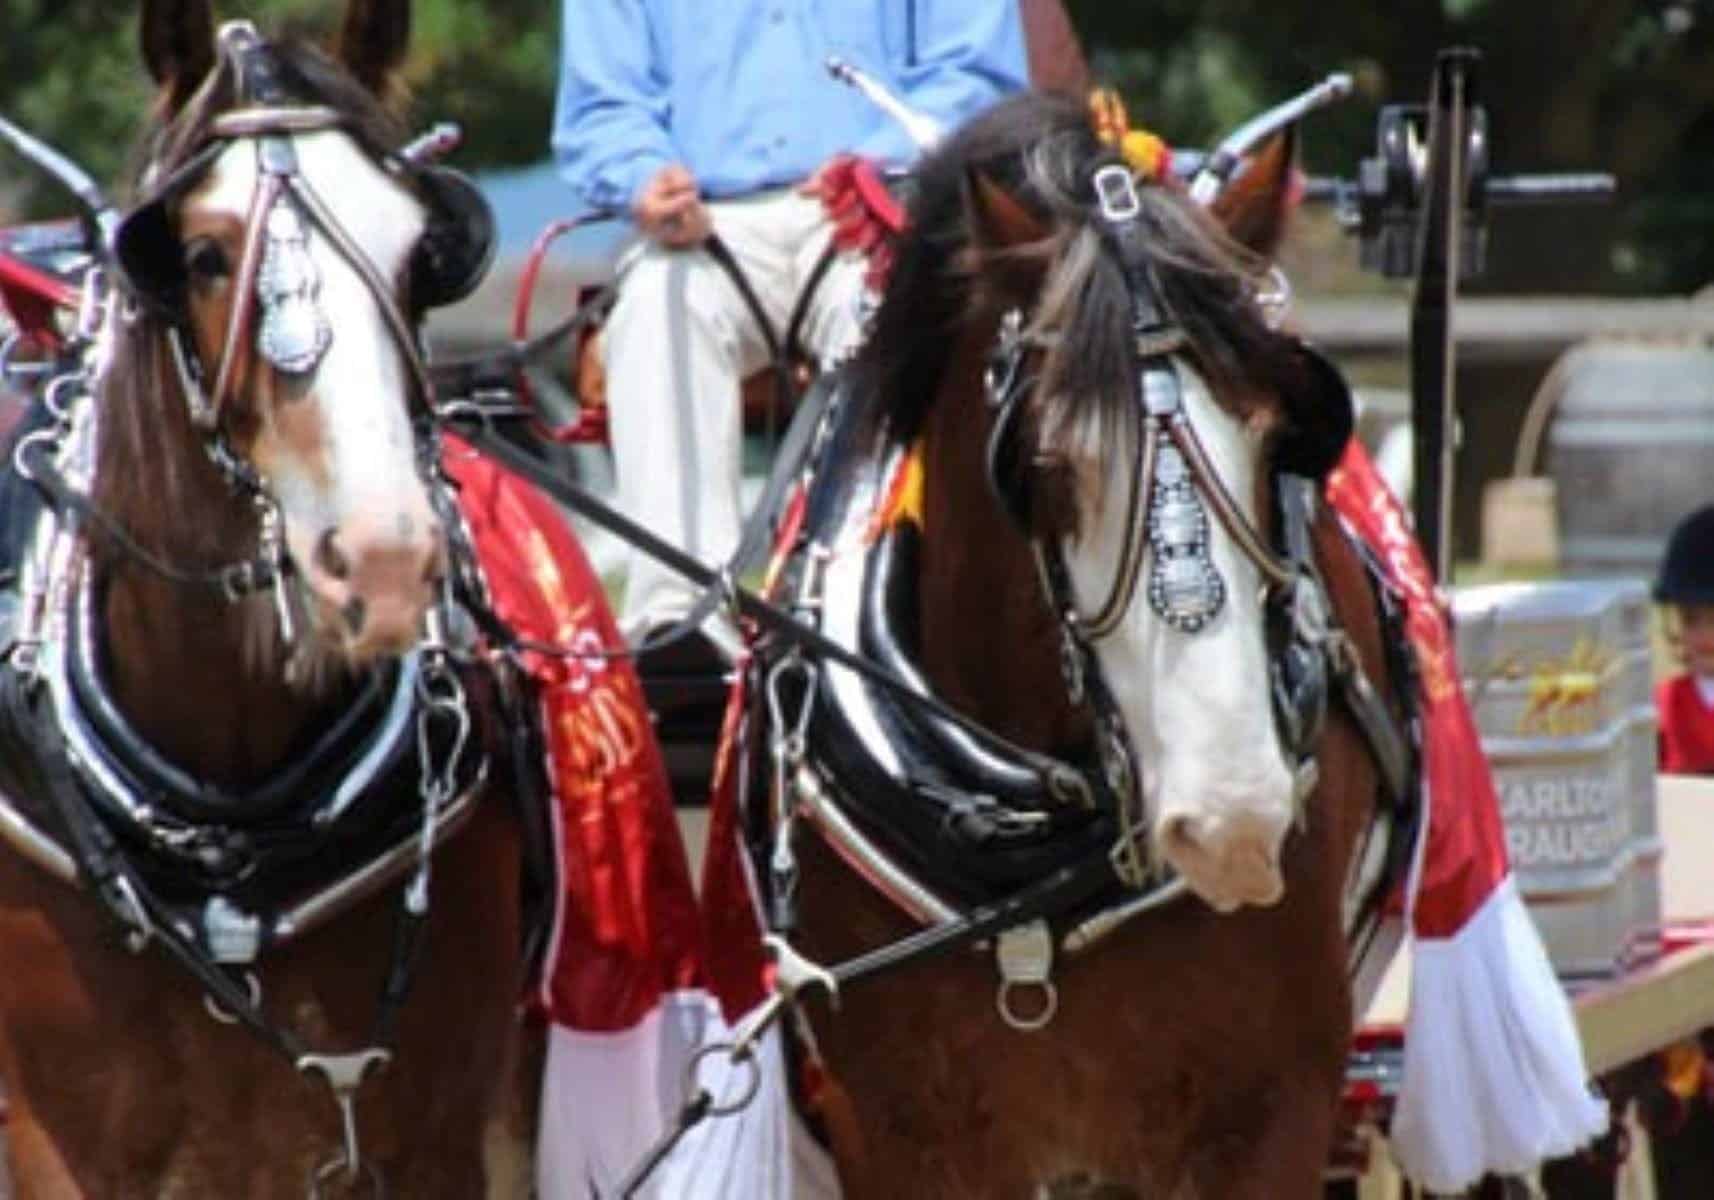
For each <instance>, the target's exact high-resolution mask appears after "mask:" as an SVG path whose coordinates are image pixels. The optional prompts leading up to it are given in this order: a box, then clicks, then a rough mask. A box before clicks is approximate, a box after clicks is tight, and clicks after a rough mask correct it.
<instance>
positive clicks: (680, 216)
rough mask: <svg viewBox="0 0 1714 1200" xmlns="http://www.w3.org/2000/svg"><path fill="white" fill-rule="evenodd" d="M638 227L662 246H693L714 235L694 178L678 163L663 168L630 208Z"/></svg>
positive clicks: (706, 207)
mask: <svg viewBox="0 0 1714 1200" xmlns="http://www.w3.org/2000/svg"><path fill="white" fill-rule="evenodd" d="M631 215H632V216H633V217H635V218H636V221H637V228H638V229H640V230H642V231H643V234H644V236H646V237H649V238H651V239H653V240H654V241H656V242H659V243H660V244H661V245H663V246H671V247H673V248H675V249H680V248H683V247H685V246H695V245H698V244H700V243H702V242H704V241H706V240H707V239H708V235H709V234H711V233H713V232H714V223H713V222H712V221H711V220H710V219H709V216H708V206H707V205H706V204H704V203H703V202H702V197H701V196H700V195H699V194H698V193H697V190H696V179H695V177H693V176H692V175H691V173H690V172H689V171H687V170H686V169H685V168H684V167H682V166H680V165H679V164H678V163H673V164H672V165H670V166H665V167H662V168H661V169H660V170H659V171H657V172H655V175H654V178H652V179H650V180H649V182H648V183H646V184H644V185H643V190H642V191H641V192H639V193H637V199H636V201H635V203H633V204H632V206H631Z"/></svg>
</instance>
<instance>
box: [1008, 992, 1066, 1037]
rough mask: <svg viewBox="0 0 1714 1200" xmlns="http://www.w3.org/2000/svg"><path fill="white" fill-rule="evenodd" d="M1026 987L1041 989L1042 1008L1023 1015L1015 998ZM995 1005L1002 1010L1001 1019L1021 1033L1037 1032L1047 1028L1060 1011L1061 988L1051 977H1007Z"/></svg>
mask: <svg viewBox="0 0 1714 1200" xmlns="http://www.w3.org/2000/svg"><path fill="white" fill-rule="evenodd" d="M1024 988H1036V989H1039V991H1040V994H1041V1008H1040V1010H1039V1011H1037V1012H1036V1013H1034V1014H1031V1015H1021V1014H1020V1013H1019V1012H1018V1007H1017V1001H1016V1000H1015V999H1014V998H1013V997H1014V996H1016V994H1017V993H1018V992H1019V991H1021V990H1022V989H1024ZM994 1007H995V1008H997V1009H999V1010H1000V1019H1001V1020H1002V1021H1004V1022H1005V1023H1006V1024H1008V1025H1010V1026H1011V1027H1012V1028H1013V1029H1016V1030H1017V1031H1018V1032H1019V1033H1035V1032H1036V1031H1037V1030H1041V1029H1046V1028H1047V1027H1048V1025H1049V1024H1050V1023H1051V1022H1052V1021H1053V1018H1054V1014H1056V1013H1057V1012H1059V989H1058V988H1057V987H1055V986H1054V985H1053V981H1052V980H1051V979H1037V980H1025V979H1007V980H1005V981H1003V982H1002V983H1001V984H1000V991H999V993H998V994H997V995H996V996H995V997H994Z"/></svg>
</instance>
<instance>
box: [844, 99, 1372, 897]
mask: <svg viewBox="0 0 1714 1200" xmlns="http://www.w3.org/2000/svg"><path fill="white" fill-rule="evenodd" d="M1290 151H1291V147H1290V144H1289V142H1288V141H1282V142H1280V143H1279V144H1276V145H1274V146H1272V147H1271V148H1270V149H1269V150H1268V151H1267V152H1265V153H1264V154H1262V155H1260V156H1258V158H1257V160H1256V161H1255V162H1254V163H1253V164H1252V165H1251V167H1250V168H1249V170H1247V171H1246V172H1245V174H1244V175H1243V176H1242V177H1241V178H1240V179H1239V180H1238V181H1237V182H1236V183H1234V184H1233V185H1232V186H1231V187H1230V188H1229V189H1228V192H1227V194H1226V195H1225V196H1224V197H1223V198H1222V202H1221V203H1220V205H1218V206H1217V207H1216V208H1215V209H1214V210H1213V211H1212V212H1206V211H1204V210H1202V209H1201V208H1199V207H1198V206H1197V205H1195V204H1194V203H1193V202H1192V201H1190V200H1189V199H1188V198H1187V197H1186V196H1185V195H1184V193H1183V192H1182V191H1181V190H1180V189H1178V188H1176V187H1174V186H1172V185H1170V184H1167V183H1162V182H1156V181H1153V180H1148V179H1139V178H1136V177H1134V176H1133V175H1132V173H1131V171H1130V170H1129V168H1128V167H1127V166H1125V164H1124V163H1123V162H1122V161H1121V159H1120V158H1119V156H1118V155H1117V154H1116V153H1115V152H1114V150H1112V149H1111V148H1110V147H1109V146H1107V145H1106V144H1104V143H1103V142H1102V141H1100V140H1099V139H1098V137H1097V136H1096V135H1095V133H1094V132H1093V131H1092V129H1091V127H1090V124H1089V122H1088V120H1087V118H1086V116H1085V114H1084V113H1083V112H1082V110H1081V109H1080V108H1078V107H1077V106H1075V105H1072V104H1070V103H1067V102H1062V101H1054V100H1047V99H1044V98H1042V97H1022V98H1019V99H1017V100H1013V101H1009V102H1006V103H1004V104H1002V105H1000V106H998V107H997V108H995V109H994V110H992V111H991V112H990V113H989V114H987V115H986V116H984V117H981V118H978V119H977V120H976V121H975V122H974V123H972V124H971V125H970V126H968V127H966V129H964V130H963V131H961V132H960V134H959V135H958V136H957V137H955V138H954V139H953V141H952V142H950V143H949V144H948V145H947V146H946V147H945V148H944V149H943V150H942V151H941V152H940V153H939V154H938V155H937V156H936V157H935V158H934V159H932V160H931V161H930V162H928V163H927V164H926V165H925V167H924V168H923V171H922V193H921V197H920V200H919V204H918V211H917V216H918V219H919V220H920V221H921V223H922V225H921V228H919V230H918V237H919V241H918V242H917V243H916V246H915V252H914V253H913V252H912V251H911V250H910V249H909V248H907V251H906V253H905V254H903V255H902V256H901V270H900V273H899V275H898V276H897V277H896V278H895V280H894V287H895V288H904V289H919V290H920V288H921V286H922V284H923V273H924V272H925V271H926V272H927V273H928V274H930V275H935V276H938V277H939V278H940V279H941V286H940V289H939V290H940V293H941V294H942V296H943V297H950V298H951V299H950V300H949V302H948V306H947V310H946V311H945V312H943V313H941V314H938V316H939V318H940V319H943V320H953V321H956V322H957V323H958V324H959V326H960V327H961V328H962V330H963V331H964V332H965V336H966V337H967V338H975V339H976V340H978V341H979V342H983V343H986V344H987V345H989V346H990V347H991V349H990V351H989V363H988V369H987V372H986V383H987V386H986V395H987V403H986V405H985V406H984V408H985V415H984V416H983V417H982V418H981V420H983V421H984V422H985V423H986V424H987V425H988V427H989V432H988V449H987V455H986V472H987V475H988V478H989V482H990V484H991V492H992V494H993V497H994V500H995V502H997V503H998V505H999V506H1000V508H1001V509H1002V510H1003V511H1004V512H1005V513H1006V515H1007V516H1008V518H1009V524H1010V525H1011V526H1012V527H1013V528H1014V529H1015V530H1016V531H1017V534H1018V535H1019V538H1018V540H1019V542H1020V543H1021V544H1027V545H1029V546H1033V547H1034V548H1035V551H1036V554H1037V557H1038V559H1039V560H1040V564H1041V566H1042V571H1041V574H1042V575H1043V577H1044V578H1045V579H1047V580H1048V583H1049V586H1048V591H1049V593H1050V599H1051V602H1052V604H1053V605H1054V606H1055V607H1057V608H1060V609H1069V610H1070V611H1069V613H1067V612H1056V613H1053V614H1052V618H1053V620H1051V621H1049V622H1045V623H1044V622H1040V621H1038V622H1037V624H1038V625H1041V626H1044V627H1046V628H1053V627H1054V626H1055V625H1056V624H1058V625H1059V626H1060V628H1062V629H1063V630H1064V631H1066V632H1067V633H1068V634H1069V635H1070V636H1071V637H1072V639H1073V640H1075V641H1078V642H1080V643H1081V644H1082V645H1084V646H1086V647H1088V648H1089V649H1090V650H1092V651H1093V654H1094V656H1095V658H1096V659H1097V660H1098V664H1099V669H1100V671H1101V673H1102V675H1103V676H1104V677H1105V680H1106V687H1107V690H1108V691H1109V692H1110V693H1111V697H1112V701H1113V707H1114V709H1115V710H1116V713H1117V715H1118V716H1119V717H1120V718H1121V721H1122V725H1123V734H1122V737H1121V738H1120V739H1119V740H1122V741H1126V742H1128V745H1127V746H1125V747H1124V749H1125V751H1126V753H1125V754H1123V755H1119V754H1117V753H1115V754H1113V755H1112V758H1113V759H1115V760H1119V761H1120V770H1119V771H1118V772H1116V774H1117V775H1119V776H1129V777H1126V778H1122V779H1119V780H1118V781H1117V787H1118V789H1119V790H1131V789H1140V796H1141V800H1142V805H1143V811H1144V813H1145V814H1146V825H1147V829H1148V831H1149V833H1150V835H1151V840H1152V844H1153V845H1154V846H1155V847H1156V848H1157V849H1158V853H1159V854H1160V855H1161V856H1163V857H1164V858H1165V860H1166V861H1167V862H1168V863H1170V864H1171V866H1172V867H1173V868H1175V869H1176V870H1177V871H1178V872H1179V873H1180V874H1181V875H1182V876H1183V878H1184V879H1185V880H1186V881H1187V882H1188V883H1189V885H1190V886H1191V887H1192V888H1193V889H1194V890H1195V891H1196V892H1197V893H1198V894H1200V895H1201V896H1202V897H1203V898H1204V899H1205V900H1206V901H1207V902H1208V903H1209V904H1211V905H1212V906H1214V907H1215V908H1217V909H1220V910H1223V911H1224V910H1230V909H1232V908H1235V907H1237V906H1239V905H1243V904H1261V905H1266V904H1272V903H1274V902H1275V901H1277V900H1278V899H1279V898H1280V896H1281V894H1282V890H1283V877H1282V873H1281V868H1280V851H1281V846H1282V842H1283V840H1284V837H1285V834H1286V832H1287V831H1288V830H1289V829H1290V828H1291V826H1292V824H1293V822H1294V820H1295V819H1296V817H1297V814H1298V813H1299V811H1300V807H1301V803H1302V801H1303V799H1304V796H1303V794H1302V793H1303V792H1304V791H1305V790H1306V787H1307V785H1308V783H1309V782H1310V778H1311V774H1312V773H1311V772H1308V771H1301V770H1300V767H1301V765H1302V763H1303V762H1304V760H1305V759H1306V757H1307V756H1306V754H1305V753H1304V750H1305V748H1304V747H1303V746H1302V745H1300V744H1297V743H1298V742H1300V741H1301V740H1302V738H1301V737H1298V736H1289V735H1287V734H1286V733H1284V732H1283V729H1284V727H1285V726H1287V725H1288V724H1289V718H1290V715H1291V714H1282V713H1281V712H1280V711H1279V709H1280V705H1279V704H1278V703H1277V702H1276V699H1275V697H1276V695H1277V689H1276V688H1275V687H1274V686H1273V685H1272V682H1271V681H1272V680H1273V679H1274V678H1275V677H1276V676H1275V669H1276V668H1275V661H1274V660H1275V658H1276V656H1277V651H1278V647H1277V645H1274V644H1272V643H1271V642H1270V635H1269V630H1270V605H1271V604H1272V599H1271V598H1277V597H1278V594H1279V592H1280V590H1281V589H1282V588H1285V587H1289V583H1290V580H1289V578H1284V577H1282V574H1281V572H1280V563H1279V560H1278V559H1277V557H1275V556H1274V554H1273V553H1272V550H1271V547H1272V545H1273V533H1272V522H1273V508H1274V504H1273V500H1272V488H1271V485H1272V482H1273V479H1274V474H1275V471H1276V469H1281V468H1284V469H1289V470H1291V471H1294V472H1297V473H1300V474H1309V475H1314V474H1317V473H1324V472H1325V471H1326V470H1327V469H1328V468H1329V467H1330V466H1331V462H1332V458H1333V456H1334V455H1335V454H1336V453H1337V451H1338V449H1339V448H1340V447H1341V446H1342V445H1343V441H1344V438H1345V436H1347V435H1348V434H1349V416H1348V413H1346V414H1344V415H1341V410H1340V409H1339V408H1338V406H1337V405H1336V404H1334V403H1330V402H1328V399H1327V398H1326V397H1324V396H1323V395H1322V391H1321V386H1322V384H1323V383H1324V382H1325V378H1324V376H1323V374H1322V370H1321V368H1320V366H1319V360H1318V359H1316V358H1315V356H1314V355H1313V354H1312V353H1311V352H1309V351H1308V350H1307V349H1306V348H1305V347H1303V346H1302V345H1301V343H1299V342H1298V341H1296V340H1295V339H1294V338H1291V337H1289V336H1287V335H1285V334H1282V333H1280V332H1277V331H1276V330H1275V329H1274V328H1273V326H1272V324H1271V320H1270V314H1269V313H1268V312H1267V311H1266V300H1267V297H1266V292H1267V289H1268V286H1269V279H1270V276H1269V268H1270V264H1271V258H1272V254H1273V252H1274V250H1275V248H1276V246H1277V243H1278V240H1279V238H1280V236H1281V234H1282V232H1283V229H1284V218H1285V216H1286V214H1287V212H1288V211H1289V207H1290V203H1291V195H1290V185H1291V182H1292V174H1291V153H1290ZM913 276H915V277H914V278H913ZM889 305H891V308H892V311H889ZM923 317H924V314H923V313H922V312H921V311H920V310H919V311H917V312H916V313H914V314H912V313H907V312H905V311H904V309H903V305H902V302H900V303H895V302H894V294H893V293H892V292H889V296H888V298H887V301H886V302H884V303H883V306H882V309H881V311H880V313H879V314H878V317H877V326H876V332H875V340H876V341H877V342H882V343H886V342H888V341H889V340H892V339H896V338H898V337H899V336H900V335H901V333H902V328H901V327H900V325H899V324H898V323H900V322H902V321H905V320H908V321H911V322H914V323H915V324H916V326H917V328H919V329H920V328H921V321H922V320H923ZM931 319H933V317H932V316H931ZM996 331H997V332H996ZM880 359H881V363H880V368H879V369H880V370H881V372H882V375H883V378H882V380H881V381H880V383H881V386H882V387H887V386H889V381H888V379H886V378H885V376H886V375H887V373H888V372H889V371H891V372H892V374H893V375H894V378H893V379H892V380H891V381H890V385H891V386H892V387H894V388H895V389H900V388H901V387H902V390H903V391H904V392H906V393H907V394H908V395H909V396H910V397H912V399H909V400H907V401H906V402H904V403H903V404H902V405H900V406H898V407H896V408H895V409H894V411H893V412H892V413H891V415H890V416H889V419H888V420H889V425H890V427H891V428H892V429H893V430H894V431H895V433H897V434H901V435H906V436H908V435H909V434H910V431H911V430H912V429H913V428H916V427H920V426H922V425H924V424H925V421H926V419H927V411H926V408H927V400H926V397H927V396H929V395H931V394H933V393H934V392H935V391H936V389H935V388H934V387H928V386H924V385H923V384H922V383H921V382H920V381H921V380H923V379H924V378H925V375H924V374H923V373H922V371H921V369H920V368H922V367H923V365H924V364H923V363H922V361H920V358H919V360H917V361H915V362H914V363H913V362H912V361H911V360H910V359H909V357H908V356H899V357H897V358H895V359H893V360H891V361H889V360H888V359H887V355H886V351H885V350H883V351H882V353H881V355H880ZM949 361H952V362H956V361H960V360H958V359H957V358H956V354H954V356H953V357H952V359H950V360H946V359H943V360H942V361H940V362H939V363H936V364H931V368H930V369H931V371H934V372H938V377H939V381H940V390H941V391H945V390H947V389H950V388H952V387H953V386H954V385H955V384H956V383H957V382H959V380H958V378H957V376H958V374H959V373H958V372H957V371H956V370H954V369H952V368H951V367H950V366H948V362H949ZM964 361H967V360H964ZM965 374H967V375H969V374H974V372H972V371H966V372H965ZM926 377H927V378H930V379H932V378H935V377H936V375H934V374H930V375H928V376H926ZM907 379H909V380H910V382H909V384H908V385H906V384H905V381H906V380H907ZM965 382H968V381H965ZM937 403H938V401H937ZM912 405H916V406H919V409H918V410H917V411H913V408H912ZM964 436H967V437H968V436H970V435H969V432H968V422H967V423H966V432H965V434H964ZM1007 552H1008V553H1014V554H1015V553H1017V552H1018V551H1017V550H1016V548H1013V549H1012V550H1009V551H1007ZM1056 571H1057V574H1058V576H1059V577H1060V578H1062V579H1063V580H1064V581H1065V584H1066V586H1064V587H1063V588H1058V589H1056V588H1055V587H1054V586H1053V583H1052V580H1053V578H1054V576H1055V574H1056ZM926 634H927V631H926V629H925V636H926ZM1108 732H1111V731H1108ZM1097 736H1103V731H1099V730H1098V731H1097ZM1127 761H1128V763H1129V764H1130V765H1129V766H1128V767H1127V766H1125V765H1124V763H1125V762H1127ZM1109 774H1110V775H1113V774H1115V772H1112V771H1110V772H1109Z"/></svg>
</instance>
